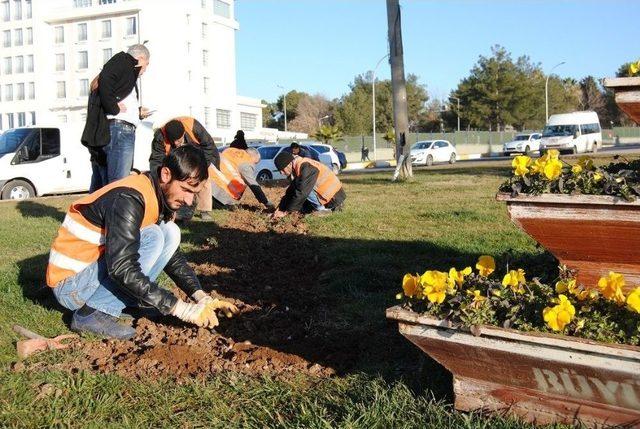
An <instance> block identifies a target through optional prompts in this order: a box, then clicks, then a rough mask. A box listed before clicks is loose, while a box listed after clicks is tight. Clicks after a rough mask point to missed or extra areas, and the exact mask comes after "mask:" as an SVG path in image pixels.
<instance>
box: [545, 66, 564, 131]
mask: <svg viewBox="0 0 640 429" xmlns="http://www.w3.org/2000/svg"><path fill="white" fill-rule="evenodd" d="M564 63H565V61H562V62H561V63H558V64H556V65H555V66H553V67H552V68H551V71H550V72H549V74H548V75H547V80H546V81H545V82H544V111H545V122H546V121H548V120H549V77H550V76H551V73H552V72H553V70H554V69H555V68H556V67H559V66H561V65H562V64H564Z"/></svg>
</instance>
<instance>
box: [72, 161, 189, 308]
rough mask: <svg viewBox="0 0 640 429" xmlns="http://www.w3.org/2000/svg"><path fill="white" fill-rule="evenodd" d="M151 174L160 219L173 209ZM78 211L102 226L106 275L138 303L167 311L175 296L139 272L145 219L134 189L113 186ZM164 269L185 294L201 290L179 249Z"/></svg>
mask: <svg viewBox="0 0 640 429" xmlns="http://www.w3.org/2000/svg"><path fill="white" fill-rule="evenodd" d="M145 174H148V175H149V176H150V177H151V180H152V182H153V184H154V188H155V191H156V195H157V197H158V206H159V207H160V219H165V220H168V219H170V218H171V216H172V215H173V211H172V210H171V209H170V208H169V207H168V206H167V204H166V202H165V200H164V196H163V194H162V191H161V190H160V185H159V183H158V178H157V177H156V176H155V175H154V174H150V173H145ZM79 210H80V213H81V214H82V216H84V218H85V219H87V220H88V221H89V222H91V223H92V224H94V225H96V226H99V227H101V228H102V227H104V229H105V231H106V232H105V245H104V247H105V253H104V256H105V258H106V263H107V271H108V272H109V276H110V277H111V278H112V279H113V280H114V281H115V282H116V284H117V285H119V286H120V287H122V290H123V291H124V292H125V293H127V294H129V295H130V296H132V297H133V298H135V299H137V300H138V301H139V302H140V303H141V304H144V305H146V306H153V307H155V308H157V309H158V310H159V311H160V312H161V313H162V314H169V312H170V311H171V308H173V306H174V305H175V304H176V302H177V298H176V297H175V295H173V294H172V293H171V292H170V291H168V290H166V289H163V288H161V287H160V286H158V285H157V284H156V283H155V282H152V281H151V280H150V279H149V277H147V276H146V275H144V274H143V273H142V270H141V269H140V264H139V263H138V259H139V258H140V255H139V253H138V249H139V248H140V226H141V225H142V219H143V218H144V199H143V197H142V194H141V193H140V192H138V191H137V190H135V189H133V188H125V187H120V188H114V189H112V190H110V191H109V192H107V193H105V194H104V195H102V196H100V197H99V198H98V199H97V200H95V201H94V202H93V203H91V204H88V205H86V206H82V207H80V208H79ZM164 272H165V273H167V275H168V276H169V277H170V278H171V280H173V281H174V282H175V284H176V285H178V287H180V289H182V290H183V291H184V292H185V293H186V294H187V295H192V294H193V293H194V292H195V291H196V290H200V289H201V286H200V281H199V280H198V277H197V276H196V273H195V272H194V271H193V269H192V268H191V267H190V266H189V265H188V264H187V260H186V259H185V257H184V255H183V254H182V252H180V250H179V249H178V250H176V252H175V253H174V254H173V256H172V257H171V259H170V260H169V262H168V263H167V265H166V266H165V267H164Z"/></svg>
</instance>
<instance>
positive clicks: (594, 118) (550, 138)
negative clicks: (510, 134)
mask: <svg viewBox="0 0 640 429" xmlns="http://www.w3.org/2000/svg"><path fill="white" fill-rule="evenodd" d="M600 148H602V130H601V129H600V120H599V119H598V114H597V113H596V112H572V113H561V114H558V115H551V116H550V117H549V121H547V125H546V126H545V127H544V130H543V131H542V140H541V141H540V152H542V151H545V150H547V149H557V150H559V151H560V152H569V153H584V152H594V153H595V152H597V151H598V149H600Z"/></svg>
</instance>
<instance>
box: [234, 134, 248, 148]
mask: <svg viewBox="0 0 640 429" xmlns="http://www.w3.org/2000/svg"><path fill="white" fill-rule="evenodd" d="M229 147H233V148H236V149H242V150H247V148H248V146H247V142H246V141H245V139H244V131H242V130H238V131H237V132H236V136H235V137H234V138H233V141H232V142H231V144H230V145H229Z"/></svg>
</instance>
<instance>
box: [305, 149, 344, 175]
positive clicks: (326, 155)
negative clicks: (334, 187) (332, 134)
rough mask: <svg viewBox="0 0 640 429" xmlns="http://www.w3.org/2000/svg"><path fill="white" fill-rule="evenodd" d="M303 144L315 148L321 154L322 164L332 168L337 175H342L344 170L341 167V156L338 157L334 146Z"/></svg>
mask: <svg viewBox="0 0 640 429" xmlns="http://www.w3.org/2000/svg"><path fill="white" fill-rule="evenodd" d="M301 144H306V145H308V146H311V147H312V148H314V149H315V150H316V151H317V152H318V153H319V154H320V161H321V162H323V163H324V164H327V166H330V168H331V169H332V170H333V172H334V173H335V174H339V173H340V170H341V169H342V168H343V167H341V165H342V163H341V162H340V155H338V151H337V150H335V149H334V147H333V146H331V145H328V144H324V143H320V142H302V143H301ZM345 163H346V157H345Z"/></svg>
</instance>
